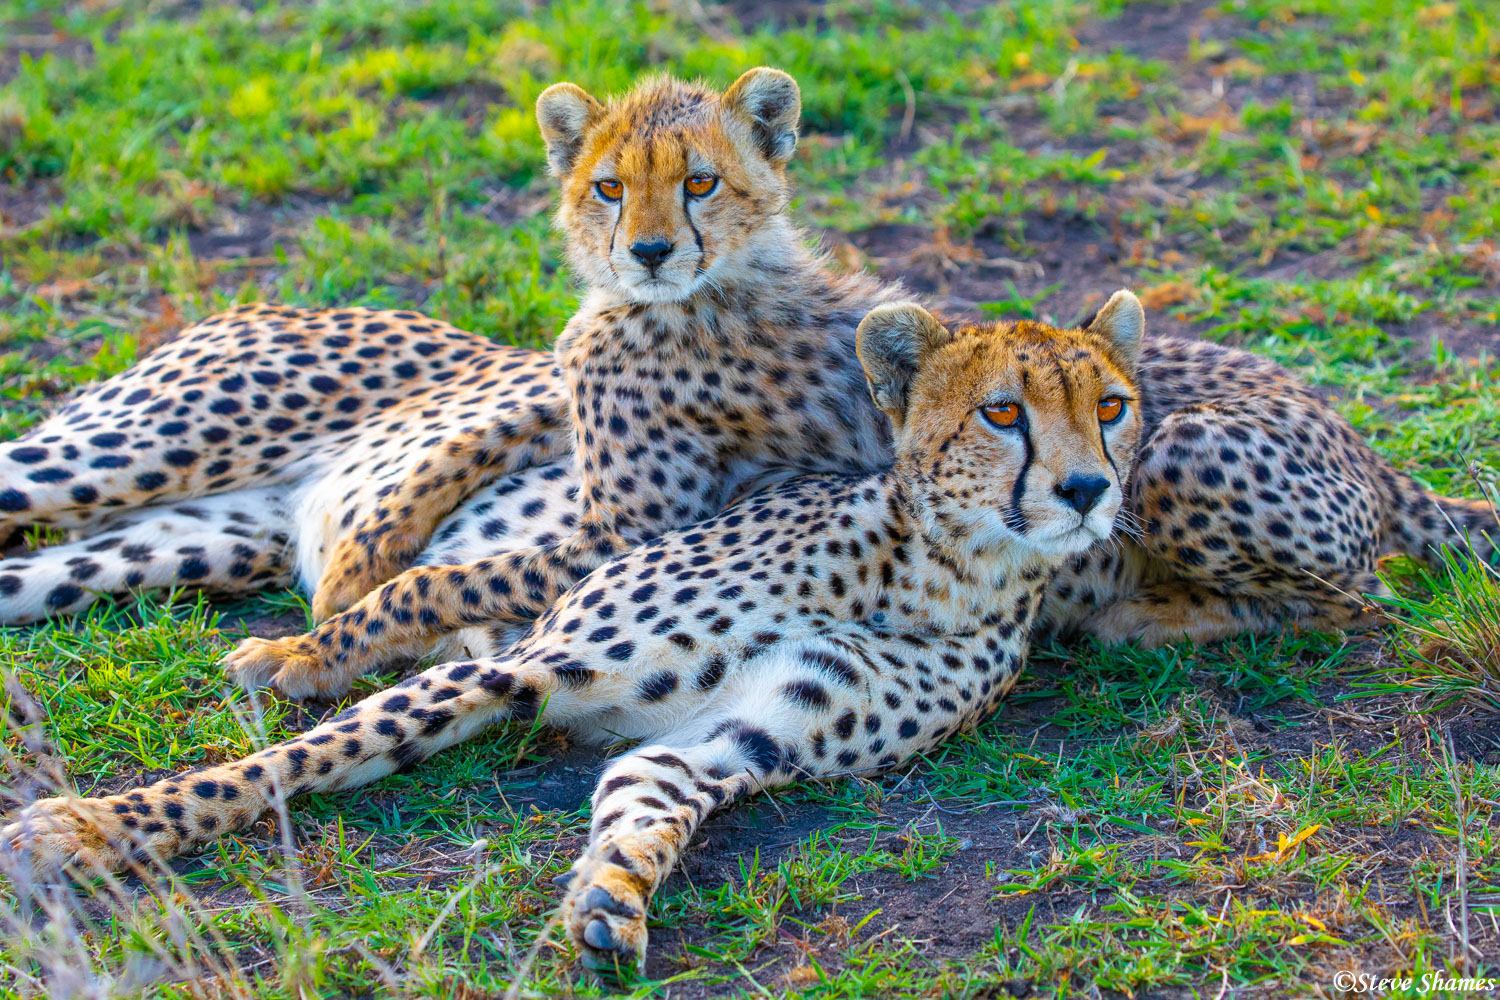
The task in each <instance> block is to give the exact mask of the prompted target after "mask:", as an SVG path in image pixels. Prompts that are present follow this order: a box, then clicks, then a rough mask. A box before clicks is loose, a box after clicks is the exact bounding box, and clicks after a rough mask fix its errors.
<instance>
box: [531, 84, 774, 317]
mask: <svg viewBox="0 0 1500 1000" xmlns="http://www.w3.org/2000/svg"><path fill="white" fill-rule="evenodd" d="M801 109H802V102H801V95H800V92H799V91H798V89H797V83H796V81H795V80H793V79H792V78H791V77H790V76H787V75H786V74H785V73H783V72H781V71H780V70H774V69H767V68H765V67H761V68H759V69H752V70H750V71H749V72H747V73H746V74H744V75H743V76H741V77H740V78H739V79H738V80H736V81H735V82H734V85H733V86H731V87H730V88H729V89H728V90H727V91H725V92H724V93H723V94H717V93H714V92H713V91H712V90H709V89H707V88H706V87H702V86H698V85H695V84H686V83H682V82H680V81H677V80H673V79H670V78H666V77H661V78H657V79H653V80H648V81H647V82H645V83H643V84H641V85H640V86H638V87H637V88H636V89H635V90H633V91H631V92H630V93H628V94H626V95H625V96H624V97H620V98H617V99H614V100H611V101H609V102H608V103H601V102H599V101H598V100H595V99H594V98H593V97H591V96H590V95H589V94H588V93H587V92H585V91H584V90H583V89H582V88H580V87H577V86H575V85H574V84H571V83H558V84H553V85H552V86H551V87H548V88H547V89H546V90H545V91H543V93H542V96H541V97H540V98H538V99H537V102H536V114H537V121H538V122H539V123H540V124H541V129H542V137H543V139H545V140H546V143H547V159H548V162H549V164H550V166H551V170H552V174H553V175H554V176H555V177H557V178H558V180H559V182H560V183H561V186H562V197H561V201H560V205H559V208H558V214H557V219H558V224H559V226H560V227H561V228H562V229H563V230H564V232H566V234H567V237H568V256H569V260H570V261H571V263H572V265H573V269H574V271H575V273H577V274H579V275H580V276H581V277H583V278H584V280H585V281H587V282H588V283H589V284H590V285H592V286H594V287H596V288H604V289H609V290H612V291H615V292H617V293H620V294H623V295H624V296H626V297H627V298H628V299H629V300H630V301H632V302H679V301H682V300H683V299H686V298H687V297H688V296H689V295H691V294H693V292H695V291H696V290H698V289H699V288H700V287H702V286H703V285H705V284H710V283H716V282H717V283H723V282H725V281H732V280H733V279H734V277H735V273H736V270H737V268H738V267H739V266H742V265H743V264H744V263H745V262H746V261H747V260H751V259H759V260H762V261H763V260H764V259H765V258H766V257H768V256H771V257H774V255H775V252H776V246H777V242H778V240H784V239H785V234H784V232H783V229H784V227H783V226H777V225H773V224H771V222H772V220H774V219H777V218H778V217H780V214H781V212H782V210H783V209H785V208H786V203H787V199H788V189H787V179H786V169H785V168H786V163H787V161H788V160H790V159H791V157H792V152H793V151H794V150H795V149H796V147H797V122H798V118H799V116H800V115H801Z"/></svg>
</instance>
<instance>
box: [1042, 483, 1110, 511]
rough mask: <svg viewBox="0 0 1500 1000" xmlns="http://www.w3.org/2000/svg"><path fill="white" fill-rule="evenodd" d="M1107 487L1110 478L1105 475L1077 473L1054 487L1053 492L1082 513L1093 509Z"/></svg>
mask: <svg viewBox="0 0 1500 1000" xmlns="http://www.w3.org/2000/svg"><path fill="white" fill-rule="evenodd" d="M1107 489H1109V480H1108V479H1105V478H1104V477H1103V476H1083V475H1078V474H1077V473H1075V474H1073V475H1071V476H1069V477H1068V478H1067V479H1064V480H1063V481H1062V482H1060V483H1058V484H1057V485H1056V486H1054V487H1052V490H1053V492H1055V493H1056V494H1057V495H1058V496H1059V497H1061V498H1062V500H1063V501H1064V502H1065V503H1067V505H1068V506H1069V507H1072V508H1073V509H1074V510H1076V511H1078V513H1080V514H1087V513H1088V512H1089V511H1091V510H1093V509H1094V505H1095V504H1097V503H1098V502H1099V498H1100V497H1102V496H1103V495H1104V491H1105V490H1107Z"/></svg>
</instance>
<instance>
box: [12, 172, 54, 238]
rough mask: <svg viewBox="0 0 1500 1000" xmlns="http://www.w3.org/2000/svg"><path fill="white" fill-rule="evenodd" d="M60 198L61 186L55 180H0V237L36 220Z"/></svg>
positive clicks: (13, 233)
mask: <svg viewBox="0 0 1500 1000" xmlns="http://www.w3.org/2000/svg"><path fill="white" fill-rule="evenodd" d="M61 198H62V187H61V185H59V184H57V183H56V182H55V181H35V182H33V183H31V184H25V185H22V184H10V183H6V182H3V181H0V239H4V238H6V237H10V236H14V235H16V233H17V231H19V230H21V229H24V228H25V227H27V226H29V225H31V224H32V223H34V222H36V221H37V220H38V219H40V218H42V216H44V215H46V214H47V210H48V209H49V208H51V207H52V206H53V205H54V204H56V203H57V202H58V201H59V200H60V199H61Z"/></svg>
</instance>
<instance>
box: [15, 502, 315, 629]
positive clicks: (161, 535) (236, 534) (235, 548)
mask: <svg viewBox="0 0 1500 1000" xmlns="http://www.w3.org/2000/svg"><path fill="white" fill-rule="evenodd" d="M292 530H293V525H292V518H291V516H290V513H289V512H288V509H287V506H286V503H285V491H283V490H277V489H253V490H241V491H239V492H236V493H223V494H219V495H217V496H209V497H201V498H199V499H196V500H183V501H180V502H177V503H170V504H163V505H161V506H158V507H146V508H142V509H140V510H135V511H131V512H130V513H128V514H120V515H116V516H115V517H114V518H111V519H110V520H107V521H103V522H101V523H100V524H99V526H98V533H97V534H94V535H91V536H90V537H88V538H86V539H84V540H82V541H78V542H69V543H67V544H65V545H54V546H51V547H49V548H44V549H40V550H38V551H36V552H33V553H30V554H27V555H24V556H18V557H15V558H12V559H5V560H0V624H4V625H20V624H25V623H27V622H33V621H37V620H38V619H41V618H47V617H49V616H53V615H68V614H74V613H76V612H79V611H82V610H83V609H85V608H87V607H88V606H89V605H90V604H92V603H93V602H94V601H95V600H97V599H98V598H99V597H100V596H101V595H118V594H124V593H127V592H129V591H139V590H154V589H166V588H172V587H186V588H191V589H195V590H206V591H210V592H212V593H215V594H224V595H236V594H248V593H252V592H254V591H256V590H258V589H260V588H262V587H270V586H287V585H289V584H290V583H291V582H292V563H293V560H292V558H291V540H290V533H291V531H292Z"/></svg>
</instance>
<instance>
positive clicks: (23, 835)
mask: <svg viewBox="0 0 1500 1000" xmlns="http://www.w3.org/2000/svg"><path fill="white" fill-rule="evenodd" d="M121 818H122V817H120V816H117V815H115V813H114V812H113V811H111V810H110V809H108V808H106V807H105V806H104V805H103V804H102V803H100V801H99V800H98V799H79V798H57V799H43V800H42V801H40V802H33V803H32V804H31V805H29V806H27V807H26V808H25V809H22V810H21V811H20V812H19V813H17V814H16V818H15V820H14V821H13V822H10V823H7V824H6V825H5V827H4V828H0V850H4V851H7V852H14V855H15V856H17V860H19V861H20V862H21V863H22V864H23V865H25V866H26V867H28V868H30V870H31V871H32V873H33V874H34V875H37V876H47V875H50V874H53V873H55V872H58V871H60V870H62V869H63V868H65V867H67V866H72V867H73V868H75V869H77V870H78V871H80V872H81V873H82V874H93V873H97V872H101V871H115V870H118V869H119V868H121V867H123V866H124V864H125V852H127V851H130V850H131V849H132V846H133V844H134V841H135V837H134V833H133V831H131V830H129V829H127V828H126V827H125V826H124V824H123V823H122V822H121Z"/></svg>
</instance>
